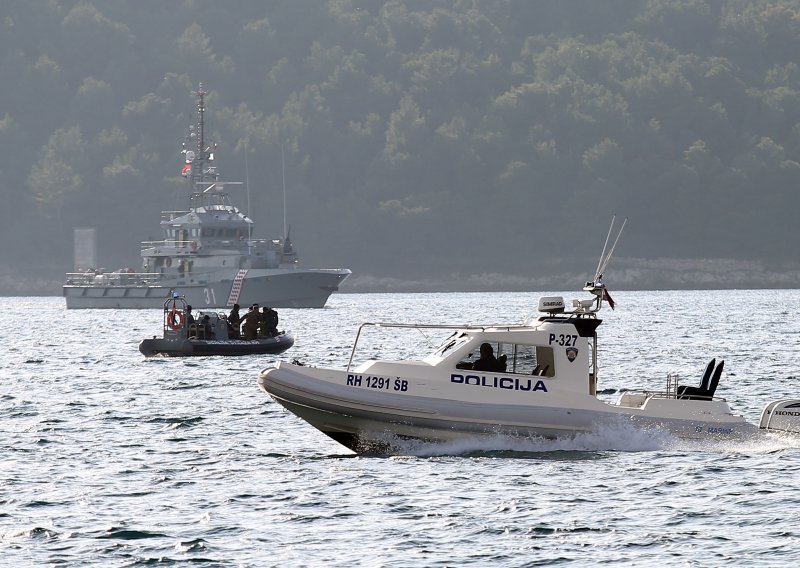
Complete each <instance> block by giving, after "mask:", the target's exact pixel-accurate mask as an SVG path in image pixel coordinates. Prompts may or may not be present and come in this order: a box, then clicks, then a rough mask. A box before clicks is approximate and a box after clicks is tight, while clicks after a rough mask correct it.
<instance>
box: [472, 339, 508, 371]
mask: <svg viewBox="0 0 800 568" xmlns="http://www.w3.org/2000/svg"><path fill="white" fill-rule="evenodd" d="M505 359H506V357H505V355H502V356H501V357H500V359H498V358H497V357H495V356H494V348H492V346H491V345H490V344H489V343H481V357H480V359H478V360H477V361H475V362H474V363H473V364H472V368H473V369H474V370H476V371H505V370H506V361H505Z"/></svg>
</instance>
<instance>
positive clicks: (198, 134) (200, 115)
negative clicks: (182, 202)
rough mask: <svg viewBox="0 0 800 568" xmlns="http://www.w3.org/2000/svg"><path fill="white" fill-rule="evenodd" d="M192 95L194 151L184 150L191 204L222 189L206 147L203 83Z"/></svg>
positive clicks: (211, 153)
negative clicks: (195, 98) (194, 103)
mask: <svg viewBox="0 0 800 568" xmlns="http://www.w3.org/2000/svg"><path fill="white" fill-rule="evenodd" d="M194 94H195V96H196V97H197V125H196V126H194V127H191V129H190V134H189V136H190V138H194V139H195V151H191V150H186V163H187V164H188V165H189V166H190V167H191V173H190V174H189V175H188V176H187V177H188V179H189V184H190V190H189V199H190V201H192V202H194V201H195V200H201V199H202V198H203V197H204V195H206V194H208V193H210V192H211V191H212V190H214V189H216V190H218V191H219V190H221V189H222V187H216V183H217V179H218V175H217V168H216V167H214V166H211V165H210V163H211V162H212V161H213V160H214V153H213V151H212V147H210V146H209V147H206V136H205V113H206V102H205V96H206V95H207V94H208V91H206V90H204V89H203V83H200V86H199V88H198V90H197V91H195V93H194Z"/></svg>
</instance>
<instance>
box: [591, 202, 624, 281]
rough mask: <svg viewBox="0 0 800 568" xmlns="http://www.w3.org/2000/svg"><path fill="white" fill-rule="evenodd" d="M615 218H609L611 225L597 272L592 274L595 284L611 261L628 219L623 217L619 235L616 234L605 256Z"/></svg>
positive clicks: (601, 277)
mask: <svg viewBox="0 0 800 568" xmlns="http://www.w3.org/2000/svg"><path fill="white" fill-rule="evenodd" d="M616 218H617V216H616V215H614V216H613V217H611V225H610V226H609V227H608V234H607V235H606V242H605V244H604V245H603V252H602V253H601V254H600V261H599V262H598V263H597V271H596V272H595V274H594V280H595V282H597V281H598V280H602V279H603V273H604V272H605V271H606V266H608V262H609V261H610V260H611V255H612V254H614V249H615V248H616V247H617V243H618V242H619V238H620V236H622V230H623V229H624V228H625V223H627V222H628V218H627V217H625V219H624V220H623V221H622V226H621V227H620V228H619V233H617V237H616V238H615V239H614V244H612V245H611V250H609V251H608V254H606V249H607V248H608V241H609V239H610V238H611V231H612V230H613V229H614V221H615V220H616Z"/></svg>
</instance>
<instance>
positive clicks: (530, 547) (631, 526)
mask: <svg viewBox="0 0 800 568" xmlns="http://www.w3.org/2000/svg"><path fill="white" fill-rule="evenodd" d="M539 295H540V294H385V295H380V294H353V295H344V294H342V295H335V296H333V297H332V298H331V301H330V303H329V305H328V307H327V308H325V309H322V310H289V309H285V310H280V315H281V326H280V327H281V328H285V329H290V330H292V331H293V332H294V333H295V336H296V343H295V346H294V347H293V348H292V349H291V350H289V351H287V352H286V353H285V354H284V355H283V356H281V357H285V358H286V359H299V360H301V361H303V362H304V363H306V364H313V365H322V366H332V367H339V368H342V367H344V366H345V365H346V364H347V360H348V358H349V356H350V347H351V346H352V341H353V339H354V337H355V333H356V330H357V327H358V324H359V323H361V322H364V321H405V322H411V321H422V322H425V323H454V322H464V323H481V322H484V323H485V322H500V321H513V322H519V321H521V320H522V319H523V318H524V317H525V316H526V315H529V314H531V313H533V310H534V309H535V306H536V301H537V299H538V297H539ZM565 295H566V296H567V298H568V299H569V298H571V297H576V296H575V295H574V294H565ZM614 299H615V300H616V302H617V309H616V310H615V311H611V310H604V311H603V313H602V316H603V319H604V323H603V325H602V326H601V327H600V328H599V335H600V350H599V357H600V365H601V366H600V373H599V380H600V388H601V389H608V391H609V392H611V391H615V390H618V389H620V388H650V389H656V388H660V387H662V386H664V384H665V381H666V374H667V373H669V372H676V373H678V374H680V375H681V376H682V377H685V380H686V382H688V383H692V382H695V380H699V376H700V374H701V373H702V370H703V369H704V367H705V364H706V363H707V361H708V360H709V359H711V358H712V357H716V358H717V359H724V360H725V362H726V366H725V370H726V373H725V375H724V376H723V380H722V382H721V384H720V387H719V390H718V393H717V394H718V395H720V396H724V397H725V398H727V399H728V400H729V402H730V403H731V405H732V407H733V408H734V411H735V412H737V413H741V414H744V415H745V416H746V417H747V418H748V419H749V420H751V421H753V422H757V421H758V419H759V413H760V411H761V408H762V407H763V405H764V404H766V403H767V402H768V401H770V400H772V399H777V398H783V397H798V398H800V384H798V375H800V320H799V318H798V314H797V311H798V307H800V291H783V290H778V291H775V290H771V291H733V292H719V291H704V292H618V293H616V294H614ZM0 307H1V308H2V309H3V313H6V314H7V315H8V316H9V318H8V319H7V320H6V322H5V324H4V325H3V326H2V331H0V338H2V345H4V346H5V349H4V351H5V356H4V357H3V358H2V361H0V366H1V367H2V382H0V440H1V441H2V450H3V458H2V460H0V559H2V564H3V565H6V566H45V565H53V566H59V565H68V566H77V565H94V566H151V565H157V566H161V565H167V566H169V565H189V564H191V565H192V566H393V567H394V566H488V565H490V566H551V565H565V566H596V565H604V564H605V565H634V566H650V565H655V564H658V565H660V566H721V565H724V564H734V565H736V566H765V565H769V566H795V565H797V562H798V560H799V559H800V519H798V514H797V511H798V506H799V505H800V478H798V474H797V471H798V468H799V466H800V441H798V440H797V439H795V438H792V437H782V436H777V435H775V436H770V437H768V438H767V439H765V440H762V441H759V442H743V443H732V442H729V443H689V442H682V441H678V440H674V439H671V438H670V437H669V436H667V435H658V434H653V433H649V434H645V433H641V432H637V431H632V430H626V429H619V430H608V431H602V432H597V433H595V434H592V435H586V436H582V437H579V438H577V439H575V440H570V441H568V442H566V441H560V442H558V441H543V440H516V441H511V440H497V441H496V442H495V443H486V442H480V443H479V442H477V441H476V442H475V443H465V442H460V443H459V444H457V445H456V444H453V445H449V446H444V447H442V446H435V447H431V446H425V445H420V444H414V445H409V446H408V452H407V455H403V456H399V457H375V456H371V457H362V456H356V455H354V454H352V453H351V452H350V451H348V450H347V449H345V448H344V447H342V446H340V445H338V444H336V443H335V442H333V441H332V440H330V439H328V438H327V437H325V436H324V435H322V434H320V433H319V432H317V431H316V430H314V429H313V428H311V427H310V426H308V425H307V424H305V423H304V422H302V421H301V420H300V419H298V418H296V417H295V416H293V415H291V414H289V413H288V412H286V411H284V410H283V409H282V408H281V407H280V406H279V405H278V404H276V403H275V402H273V401H272V400H270V399H269V397H267V395H265V394H264V393H262V392H261V391H259V390H258V388H257V384H256V379H257V376H258V372H259V371H260V370H261V369H262V368H264V367H266V366H268V365H269V364H270V363H272V362H273V361H274V360H275V357H272V356H251V357H244V358H227V359H226V358H220V357H210V358H194V359H153V360H146V359H144V357H142V356H141V355H140V354H139V352H138V349H137V345H138V342H139V341H140V340H141V339H143V338H144V337H148V336H152V335H154V334H157V333H159V330H160V325H161V314H160V312H158V311H157V310H156V311H152V310H151V311H124V310H123V311H118V312H115V311H104V310H69V311H67V310H65V309H64V304H63V300H62V299H60V298H0ZM12 316H13V317H12ZM444 333H445V334H446V333H447V332H444ZM440 339H441V336H437V335H436V334H435V333H432V332H426V335H422V334H421V333H419V332H418V331H414V332H409V333H397V330H393V331H391V332H390V331H382V330H375V333H371V334H370V335H369V336H368V337H366V338H365V340H364V351H363V354H362V355H360V356H357V359H358V357H364V356H369V357H412V356H418V355H423V354H425V353H426V352H428V351H430V350H432V349H433V348H434V347H435V345H437V344H438V343H439V340H440Z"/></svg>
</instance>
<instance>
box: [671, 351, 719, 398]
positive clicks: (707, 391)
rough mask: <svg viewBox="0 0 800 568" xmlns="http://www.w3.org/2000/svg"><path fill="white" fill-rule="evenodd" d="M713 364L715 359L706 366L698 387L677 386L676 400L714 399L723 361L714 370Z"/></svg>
mask: <svg viewBox="0 0 800 568" xmlns="http://www.w3.org/2000/svg"><path fill="white" fill-rule="evenodd" d="M715 363H716V359H712V360H711V362H710V363H709V364H708V366H707V367H706V370H705V372H704V373H703V378H702V379H701V380H700V386H699V387H688V386H685V385H681V386H679V387H678V393H677V394H678V398H680V399H684V400H711V399H712V398H714V393H715V392H716V391H717V386H718V385H719V379H720V377H721V376H722V369H723V368H724V367H725V361H720V362H719V365H717V366H716V368H715V367H714V364H715ZM712 371H713V372H712Z"/></svg>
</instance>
